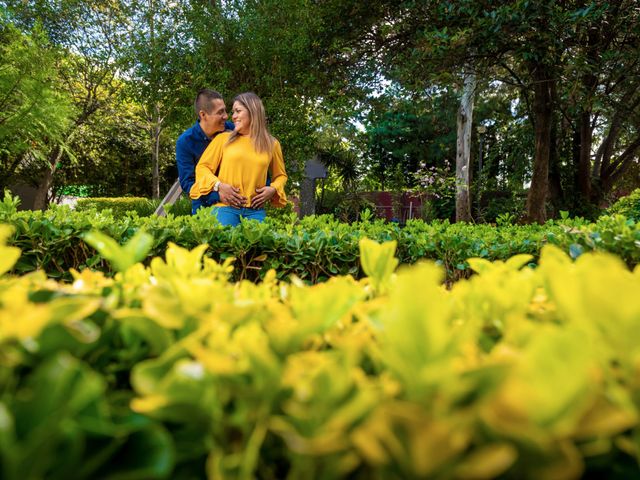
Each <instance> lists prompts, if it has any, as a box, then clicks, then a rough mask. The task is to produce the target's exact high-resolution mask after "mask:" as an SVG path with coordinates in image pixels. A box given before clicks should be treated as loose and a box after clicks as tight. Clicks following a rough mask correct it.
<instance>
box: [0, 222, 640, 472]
mask: <svg viewBox="0 0 640 480" xmlns="http://www.w3.org/2000/svg"><path fill="white" fill-rule="evenodd" d="M8 235H9V232H8V231H7V229H6V228H2V227H0V352H2V354H1V355H2V362H0V392H1V394H2V395H1V397H0V414H1V415H2V425H1V431H0V433H2V436H1V437H0V439H1V440H2V441H0V458H2V463H1V464H0V474H1V476H2V478H3V479H5V480H22V479H35V478H74V479H78V480H83V479H91V478H140V479H147V480H160V479H167V478H175V479H186V478H206V477H209V478H219V479H236V478H239V479H248V478H265V479H268V478H292V479H296V478H327V479H352V480H363V479H370V478H380V479H385V478H388V479H396V478H416V479H417V478H487V479H489V478H500V479H504V480H509V479H534V478H567V479H568V478H581V477H584V478H639V476H640V469H639V468H638V459H639V457H640V454H639V453H638V449H637V448H635V445H636V443H637V435H638V433H637V432H638V429H639V427H640V422H639V413H640V380H639V379H638V365H639V362H640V347H639V346H640V338H638V335H639V332H640V297H639V296H638V295H637V292H638V291H639V290H640V270H636V271H635V272H630V271H629V270H628V269H627V268H626V266H625V265H624V264H622V263H621V262H620V261H619V260H618V259H616V258H615V257H613V256H611V255H607V254H601V253H598V254H585V255H583V256H581V257H580V258H579V259H578V260H577V261H575V262H573V261H572V260H571V259H570V258H569V257H568V256H567V255H566V254H564V253H562V252H561V251H559V250H558V249H557V248H554V247H546V248H545V249H543V251H542V254H541V257H542V258H541V260H540V264H539V266H538V267H537V268H536V269H532V268H529V267H526V266H524V265H526V264H527V263H528V262H529V261H530V260H531V258H530V256H528V255H518V256H515V257H512V258H510V259H508V260H507V261H506V262H495V263H491V262H489V261H486V260H484V259H478V258H476V259H469V260H468V262H469V264H470V265H471V266H472V268H473V269H474V270H475V271H476V272H477V273H478V275H476V276H474V277H472V278H471V279H470V280H462V281H461V282H459V283H457V284H456V285H455V286H454V287H453V288H452V289H450V290H447V289H445V288H442V285H441V280H442V278H443V271H442V269H441V268H440V267H438V266H436V265H435V264H433V263H424V264H421V265H419V266H414V267H411V268H405V269H402V270H400V271H398V272H397V274H396V273H394V270H395V267H396V265H397V264H398V260H397V259H395V258H394V250H395V242H388V243H385V244H382V245H378V244H377V243H375V242H372V241H369V240H366V239H363V240H362V241H361V242H360V245H359V246H360V254H359V257H360V258H361V259H362V268H363V270H364V272H365V274H366V275H365V278H363V279H362V280H361V281H356V280H354V279H353V278H352V277H350V276H345V277H336V278H333V279H331V280H330V281H329V282H327V283H324V284H320V285H314V286H304V285H302V284H300V282H293V283H287V282H279V281H278V280H277V279H276V275H275V273H274V272H271V273H269V274H268V275H267V276H266V277H265V280H264V282H261V283H259V284H251V283H249V282H241V283H237V284H236V283H233V282H230V281H229V280H228V278H227V275H228V273H229V267H230V265H229V263H230V262H229V261H227V262H224V263H222V264H218V263H216V262H213V261H212V260H211V259H207V258H204V259H203V253H204V251H205V249H206V247H205V246H199V247H197V248H195V249H193V250H191V251H188V250H186V249H182V248H180V247H177V246H176V245H170V246H169V248H168V250H167V252H166V257H165V259H161V258H154V259H153V260H152V261H151V262H150V265H149V266H147V267H145V266H143V265H141V264H139V263H136V261H137V260H140V259H142V258H145V256H146V255H147V253H148V251H149V248H150V246H151V245H152V243H153V239H151V238H150V237H149V236H148V235H146V234H142V233H139V234H137V235H136V236H135V237H134V238H133V239H132V240H131V241H130V242H129V243H128V244H126V245H125V246H122V247H120V246H119V245H117V243H116V242H115V241H113V240H111V239H109V238H105V237H104V236H101V235H100V234H95V233H92V234H90V235H89V236H88V239H89V240H90V241H91V243H92V244H94V245H95V246H96V247H97V248H98V249H99V250H100V251H101V253H102V255H103V256H104V257H105V258H107V259H108V260H109V261H110V262H113V266H114V268H115V269H117V270H118V271H119V274H118V275H117V276H116V277H114V278H106V277H105V276H104V275H103V274H101V273H99V272H92V271H89V270H85V271H83V272H72V273H73V278H74V281H73V283H72V284H66V283H57V282H54V281H51V280H49V279H47V278H46V277H45V276H44V275H43V274H42V273H37V274H32V275H28V276H24V277H10V276H6V275H5V272H6V271H7V270H8V269H9V268H10V267H11V264H12V263H13V262H15V261H16V259H17V257H18V256H19V251H17V249H16V248H15V247H6V246H4V241H5V239H6V238H7V237H8Z"/></svg>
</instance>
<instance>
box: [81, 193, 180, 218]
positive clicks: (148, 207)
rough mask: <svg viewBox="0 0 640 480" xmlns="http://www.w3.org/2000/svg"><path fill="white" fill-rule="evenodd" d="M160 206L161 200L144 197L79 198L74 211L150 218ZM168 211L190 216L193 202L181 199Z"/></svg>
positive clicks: (168, 208) (168, 207) (169, 207)
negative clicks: (133, 214)
mask: <svg viewBox="0 0 640 480" xmlns="http://www.w3.org/2000/svg"><path fill="white" fill-rule="evenodd" d="M159 204H160V201H159V200H150V199H148V198H142V197H115V198H110V197H104V198H102V197H90V198H79V199H78V201H77V202H76V205H75V208H74V209H75V210H76V211H78V212H86V211H98V212H101V211H105V210H110V211H111V213H112V214H113V215H114V216H115V217H122V216H125V215H126V214H127V213H131V212H135V213H136V214H137V215H138V216H139V217H148V216H150V215H153V213H154V212H155V211H156V208H158V205H159ZM166 209H167V210H168V211H171V213H173V214H174V215H190V214H191V201H190V200H189V199H187V198H183V197H181V198H180V199H179V200H178V201H177V202H176V203H175V204H173V205H170V206H167V207H166Z"/></svg>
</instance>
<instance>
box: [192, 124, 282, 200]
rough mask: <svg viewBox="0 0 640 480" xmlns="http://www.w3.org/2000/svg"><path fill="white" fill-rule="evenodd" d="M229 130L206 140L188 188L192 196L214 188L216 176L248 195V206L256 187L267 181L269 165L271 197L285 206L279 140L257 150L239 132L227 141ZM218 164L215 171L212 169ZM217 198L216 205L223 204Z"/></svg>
mask: <svg viewBox="0 0 640 480" xmlns="http://www.w3.org/2000/svg"><path fill="white" fill-rule="evenodd" d="M230 135H231V133H229V132H225V133H221V134H220V135H217V136H216V137H215V138H214V139H213V140H212V141H211V143H210V144H209V146H208V147H207V149H206V150H205V151H204V153H203V154H202V157H200V161H199V162H198V165H196V181H195V183H194V184H193V186H192V187H191V190H190V191H189V196H190V197H191V198H193V199H196V198H199V197H200V196H201V195H206V194H207V193H209V192H211V191H212V190H213V186H214V185H215V184H216V182H217V181H218V180H219V181H220V182H222V183H228V184H229V185H231V186H234V187H238V188H239V189H240V195H243V196H245V197H247V203H246V204H245V207H250V206H251V199H252V198H253V197H254V196H255V195H256V188H260V187H264V186H265V184H266V182H267V169H268V168H269V167H270V168H271V186H272V187H273V188H275V189H276V193H275V195H274V196H273V198H272V199H271V203H272V205H273V206H275V207H284V206H285V205H286V204H287V196H286V194H285V192H284V185H285V184H286V183H287V179H288V177H287V172H286V171H285V169H284V158H283V157H282V148H281V147H280V142H278V140H276V141H275V142H274V145H273V151H272V152H271V154H269V153H258V152H256V150H255V148H253V142H252V141H251V139H250V138H249V137H247V136H244V135H242V136H238V137H237V138H236V140H235V141H234V142H233V143H231V144H229V145H226V143H227V140H228V139H229V136H230ZM218 167H219V168H220V170H219V172H218V175H217V176H216V175H215V172H216V171H218ZM225 205H226V204H225V203H222V202H219V203H217V204H216V206H225Z"/></svg>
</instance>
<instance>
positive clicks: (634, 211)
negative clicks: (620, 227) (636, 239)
mask: <svg viewBox="0 0 640 480" xmlns="http://www.w3.org/2000/svg"><path fill="white" fill-rule="evenodd" d="M607 213H608V214H609V215H616V214H618V215H624V216H626V217H627V218H632V219H633V220H636V221H640V188H636V189H635V190H634V191H633V192H631V193H630V194H629V195H627V196H626V197H622V198H620V199H618V201H617V202H616V203H614V204H613V205H612V206H611V207H610V208H609V210H608V212H607Z"/></svg>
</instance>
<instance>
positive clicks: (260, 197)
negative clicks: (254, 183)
mask: <svg viewBox="0 0 640 480" xmlns="http://www.w3.org/2000/svg"><path fill="white" fill-rule="evenodd" d="M256 193H257V195H256V196H255V197H253V198H252V199H251V208H262V207H263V206H264V204H265V203H267V202H268V201H269V200H271V199H272V198H273V196H274V195H275V194H276V189H275V188H273V187H269V186H265V187H260V188H256Z"/></svg>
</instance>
